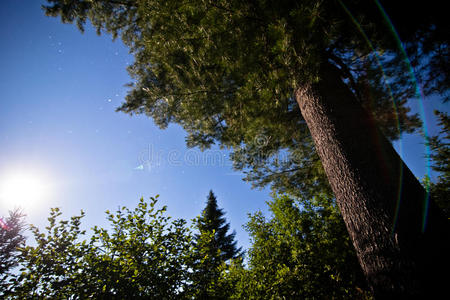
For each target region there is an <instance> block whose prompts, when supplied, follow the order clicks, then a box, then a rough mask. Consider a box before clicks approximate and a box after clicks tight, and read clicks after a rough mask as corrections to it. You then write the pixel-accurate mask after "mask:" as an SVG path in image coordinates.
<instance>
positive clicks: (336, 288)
mask: <svg viewBox="0 0 450 300" xmlns="http://www.w3.org/2000/svg"><path fill="white" fill-rule="evenodd" d="M268 204H269V207H270V211H271V212H272V218H270V219H266V217H264V216H263V214H262V213H261V212H257V213H255V214H253V215H251V216H250V221H249V222H248V223H247V225H246V228H247V230H248V232H249V233H250V236H251V239H252V247H251V248H250V250H249V261H248V269H245V268H242V267H241V266H240V265H233V267H232V268H230V271H229V272H228V273H227V274H224V279H223V280H224V281H225V282H228V284H229V285H231V286H234V294H233V295H232V297H231V298H232V299H354V298H357V299H364V298H370V293H369V292H368V290H367V288H366V286H365V282H364V277H363V274H362V272H361V270H360V268H359V265H358V261H357V259H356V254H355V253H354V250H353V247H352V245H351V243H350V241H349V237H348V234H347V231H346V229H345V225H344V223H343V221H342V218H341V216H340V214H339V212H338V211H337V208H336V207H335V206H334V205H333V202H332V201H330V200H329V199H318V198H316V199H313V200H312V201H298V200H293V199H292V198H289V197H287V196H281V197H275V198H274V199H273V201H270V202H269V203H268Z"/></svg>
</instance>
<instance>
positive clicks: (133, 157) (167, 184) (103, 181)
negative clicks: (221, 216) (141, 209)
mask: <svg viewBox="0 0 450 300" xmlns="http://www.w3.org/2000/svg"><path fill="white" fill-rule="evenodd" d="M42 2H43V1H26V0H3V1H2V9H1V11H0V38H1V40H0V41H1V48H0V66H1V70H0V145H1V147H0V178H5V177H7V176H9V174H11V173H12V172H16V173H17V172H22V173H31V174H37V175H35V176H39V177H40V178H41V179H42V182H45V183H46V184H47V185H48V187H47V193H46V196H45V198H44V199H39V201H35V202H32V201H31V200H30V202H29V203H27V204H25V211H26V213H27V214H28V217H27V220H28V221H29V222H30V223H33V224H37V225H39V226H43V225H44V224H45V221H46V219H47V217H48V212H49V208H50V207H55V206H58V207H61V208H62V210H63V212H65V215H66V216H70V215H74V214H77V213H78V212H79V210H80V209H83V210H85V212H86V215H87V216H86V218H85V220H84V225H85V226H86V227H91V226H93V225H101V226H103V225H104V224H105V217H104V216H105V215H104V211H105V210H106V209H110V210H114V209H115V208H117V207H118V206H119V205H120V206H123V205H125V206H128V207H133V206H134V205H135V204H136V203H137V201H138V199H139V198H140V197H145V198H148V197H150V196H154V195H156V194H160V203H161V204H164V205H168V212H169V214H170V215H172V216H174V217H182V218H185V219H191V218H193V217H195V216H196V215H198V214H199V213H200V211H201V210H202V208H203V206H204V204H205V200H206V196H207V194H208V191H209V190H210V189H212V190H213V191H214V192H215V194H216V196H217V198H218V201H219V205H220V206H221V207H222V208H224V210H225V211H226V212H227V215H226V217H227V220H228V221H230V222H231V227H232V228H233V229H235V230H236V231H237V239H238V241H239V244H240V245H242V246H244V247H247V246H248V245H249V244H248V236H247V234H246V233H245V231H244V230H243V229H242V225H243V224H245V222H246V221H247V219H248V218H247V214H248V213H252V212H255V211H256V210H257V209H262V210H263V211H265V210H266V207H265V201H266V200H268V199H269V198H270V195H269V194H270V191H269V190H268V189H266V190H262V191H258V190H252V189H251V186H250V184H248V183H245V182H243V181H242V174H238V173H237V172H234V171H233V170H232V168H231V163H230V162H229V161H228V159H227V157H228V155H227V153H226V152H223V151H222V152H220V151H219V150H218V149H213V151H214V152H210V153H209V154H205V153H203V154H202V153H201V152H200V151H199V150H197V149H187V148H186V146H185V141H184V138H185V133H184V132H183V130H182V129H181V128H180V127H178V126H176V125H173V124H172V125H170V126H169V128H168V129H166V130H160V129H159V128H157V127H156V126H155V125H154V124H153V121H152V120H151V119H149V118H147V117H143V116H133V117H130V116H129V115H125V114H123V113H117V112H115V108H116V107H118V106H119V105H120V103H122V102H123V101H124V96H125V95H126V91H127V89H126V88H125V87H124V84H126V83H127V82H129V81H130V80H131V79H130V77H129V76H128V74H127V72H126V67H127V65H128V64H130V63H131V62H132V57H131V56H130V55H129V54H128V51H127V48H125V47H124V46H123V45H122V43H121V41H120V40H117V41H115V42H112V41H111V37H110V36H107V35H103V36H100V37H99V36H97V35H96V34H95V31H94V30H92V28H90V27H87V28H86V32H85V33H84V34H81V33H80V32H79V31H78V30H77V28H76V26H74V25H70V24H69V25H64V24H62V23H61V22H60V21H59V19H55V18H48V17H45V15H44V13H43V12H42V11H41V9H40V5H41V3H42ZM412 104H413V107H414V109H415V110H417V109H418V107H419V105H418V102H414V101H413V102H412ZM434 107H438V108H440V109H444V110H447V111H448V107H445V106H443V105H442V104H441V103H440V102H439V101H436V100H435V99H432V100H426V101H424V109H425V116H426V117H427V118H428V119H429V120H428V122H427V124H428V125H429V127H430V128H429V130H430V132H431V133H434V132H435V131H436V129H435V126H434V125H433V124H434V123H433V122H434V121H433V118H432V110H433V108H434ZM422 142H423V141H422V140H421V139H420V138H417V137H411V136H407V137H405V138H404V139H402V141H401V144H402V149H403V151H402V156H403V158H404V160H405V162H406V163H407V164H408V165H409V166H410V168H411V169H412V171H413V172H414V173H415V174H416V176H418V177H422V176H423V174H425V172H426V163H425V160H424V157H423V156H424V154H423V149H424V147H423V145H422V144H421V143H422ZM396 145H397V148H398V145H400V143H396ZM208 155H213V156H215V157H216V160H215V163H211V162H210V161H209V162H203V161H202V160H205V159H207V158H206V157H207V156H208ZM219 157H221V158H224V159H223V160H222V159H221V161H219V159H218V158H219ZM195 159H200V162H195V161H194V160H195ZM25 188H26V187H24V189H25ZM0 201H1V202H0V215H5V214H6V211H7V210H8V209H12V208H13V207H14V206H15V205H16V203H13V202H11V201H8V200H5V199H0Z"/></svg>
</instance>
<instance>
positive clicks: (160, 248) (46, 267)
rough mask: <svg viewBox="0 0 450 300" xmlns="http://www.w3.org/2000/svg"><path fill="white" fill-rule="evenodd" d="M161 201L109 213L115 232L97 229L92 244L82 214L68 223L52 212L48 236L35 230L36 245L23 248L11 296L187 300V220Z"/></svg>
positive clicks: (23, 297) (95, 228)
mask: <svg viewBox="0 0 450 300" xmlns="http://www.w3.org/2000/svg"><path fill="white" fill-rule="evenodd" d="M156 203H157V197H155V198H151V201H150V202H149V203H147V202H145V201H144V200H143V199H141V200H140V202H139V204H138V205H137V207H136V208H135V209H134V210H129V209H127V208H125V207H124V208H119V209H118V211H117V212H116V213H110V212H107V218H108V221H109V222H110V229H109V230H107V229H104V228H99V227H94V228H93V233H92V235H91V238H90V239H89V240H86V239H84V240H81V238H82V237H83V236H84V235H85V231H82V230H81V229H80V221H81V218H82V217H83V216H84V214H83V213H81V215H80V216H74V217H72V218H71V219H70V221H66V220H59V218H60V216H61V212H60V211H59V209H57V208H55V209H52V210H51V212H50V217H49V218H48V220H49V225H48V226H47V227H46V230H47V231H46V233H41V232H40V231H39V229H38V228H36V227H32V233H33V235H34V239H35V243H36V245H35V246H26V247H24V248H23V249H22V250H21V251H22V253H21V255H20V256H19V264H20V267H21V269H20V271H21V273H20V274H18V275H16V276H12V280H11V283H12V294H11V295H10V297H12V298H15V299H35V298H39V299H43V298H45V299H47V298H48V299H85V298H94V299H139V298H146V299H180V298H184V296H183V293H184V292H185V291H186V286H187V284H188V282H189V281H188V280H189V274H190V271H189V270H188V269H189V266H190V265H189V262H190V259H191V256H192V255H191V251H192V243H191V240H192V236H191V234H190V231H189V229H188V228H187V227H186V226H185V224H186V222H185V221H184V220H171V218H170V217H168V216H166V215H165V211H166V208H165V207H163V208H160V209H157V208H156Z"/></svg>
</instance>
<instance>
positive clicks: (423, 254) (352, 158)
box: [295, 66, 450, 299]
mask: <svg viewBox="0 0 450 300" xmlns="http://www.w3.org/2000/svg"><path fill="white" fill-rule="evenodd" d="M320 75H321V80H320V81H319V82H318V83H316V84H314V85H309V86H303V87H300V88H298V89H297V91H296V94H295V97H296V100H297V102H298V104H299V106H300V110H301V113H302V115H303V117H304V119H305V121H306V123H307V125H308V127H309V130H310V132H311V135H312V137H313V140H314V143H315V146H316V150H317V151H318V154H319V156H320V158H321V161H322V164H323V167H324V169H325V172H326V174H327V176H328V180H329V182H330V184H331V187H332V189H333V192H334V194H335V196H336V200H337V203H338V206H339V208H340V211H341V214H342V216H343V218H344V221H345V224H346V226H347V230H348V232H349V234H350V237H351V239H352V242H353V245H354V247H355V249H356V253H357V256H358V259H359V262H360V265H361V267H362V269H363V271H364V273H365V275H366V278H367V280H368V283H369V285H370V286H371V288H372V290H373V292H374V294H375V296H376V297H377V298H381V299H386V298H393V297H401V298H403V297H420V296H424V295H429V294H430V293H434V292H437V291H438V290H439V289H441V290H443V289H444V288H447V287H446V286H445V284H444V281H446V278H447V276H445V275H443V274H448V270H449V269H448V265H449V264H448V261H449V259H448V257H449V255H450V249H449V245H448V238H449V237H450V235H449V232H450V230H449V228H450V227H449V225H448V220H446V218H445V217H444V216H443V215H442V213H441V212H440V210H439V209H438V208H437V207H436V206H435V204H434V203H428V204H427V199H426V192H425V190H424V188H423V187H422V186H421V184H420V183H419V181H418V180H417V179H416V178H415V177H414V175H413V174H412V172H411V171H410V170H409V169H408V168H407V167H406V165H405V164H404V163H403V161H402V160H401V158H400V157H399V156H398V154H397V153H396V152H395V150H394V148H393V147H392V145H391V144H390V142H389V141H388V140H387V139H386V138H385V137H384V136H383V135H382V134H381V132H380V131H379V129H378V128H377V126H376V125H375V121H374V119H373V117H371V115H370V114H369V113H367V112H366V111H365V110H364V109H363V108H362V106H361V105H360V104H359V103H358V102H357V101H356V99H355V98H354V96H353V94H352V93H351V92H350V90H349V89H348V87H347V86H346V85H345V84H344V83H343V82H342V80H341V78H340V75H339V70H337V69H336V68H335V67H333V66H326V67H324V68H322V71H321V74H320ZM439 270H442V271H443V272H439Z"/></svg>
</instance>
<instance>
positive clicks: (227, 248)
mask: <svg viewBox="0 0 450 300" xmlns="http://www.w3.org/2000/svg"><path fill="white" fill-rule="evenodd" d="M224 215H225V213H224V212H223V210H222V209H220V208H219V207H218V205H217V199H216V196H215V195H214V193H213V191H210V192H209V195H208V198H207V202H206V207H205V208H204V209H203V211H202V215H201V216H200V217H199V218H198V219H197V222H196V227H197V229H198V234H197V235H196V236H195V253H194V271H193V284H192V286H191V291H192V292H191V293H192V295H193V296H194V297H195V298H196V299H224V298H226V296H225V293H226V292H227V291H223V290H221V289H218V288H217V281H218V280H219V277H220V273H221V267H222V266H223V264H224V263H226V262H229V261H230V260H231V259H236V258H240V257H241V256H242V251H241V248H237V245H236V244H237V242H236V241H235V235H236V233H235V232H234V231H233V232H232V233H230V234H228V231H229V229H230V224H229V223H227V222H226V219H225V216H224Z"/></svg>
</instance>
